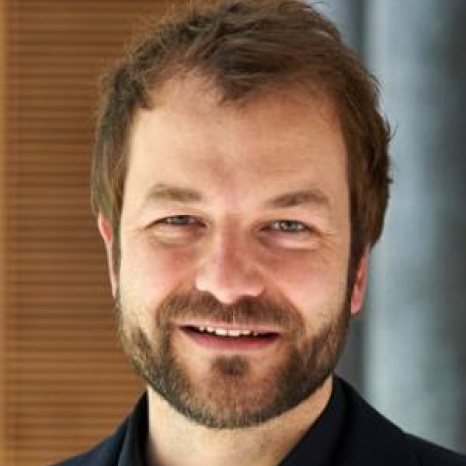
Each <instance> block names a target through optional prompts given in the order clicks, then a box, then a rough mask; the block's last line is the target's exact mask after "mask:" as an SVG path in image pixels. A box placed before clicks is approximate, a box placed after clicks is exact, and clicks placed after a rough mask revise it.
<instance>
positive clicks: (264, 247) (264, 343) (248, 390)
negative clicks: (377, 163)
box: [99, 79, 366, 428]
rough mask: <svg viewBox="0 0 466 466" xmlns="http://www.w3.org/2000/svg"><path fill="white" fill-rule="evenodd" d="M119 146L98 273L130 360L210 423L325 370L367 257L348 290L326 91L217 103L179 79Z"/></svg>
mask: <svg viewBox="0 0 466 466" xmlns="http://www.w3.org/2000/svg"><path fill="white" fill-rule="evenodd" d="M129 153H130V158H129V168H128V173H127V179H126V185H125V193H124V203H123V210H122V216H121V234H120V266H119V269H118V273H116V271H115V270H111V279H112V286H113V290H114V294H115V295H116V298H117V308H118V320H119V327H120V335H121V338H122V341H123V344H124V347H125V351H126V352H127V353H128V354H129V356H130V358H131V360H132V362H133V363H134V365H135V366H136V368H137V369H138V371H139V372H140V374H141V375H142V376H143V377H144V378H145V379H146V381H147V382H148V383H149V386H150V387H152V389H154V390H155V391H156V392H158V393H159V394H161V395H162V396H163V397H164V398H165V399H166V400H167V401H168V402H170V403H171V404H172V406H173V407H175V408H176V409H177V410H178V411H179V412H181V413H183V414H185V415H186V416H188V417H189V418H191V419H193V420H195V421H197V422H199V423H201V424H204V425H206V426H210V427H220V428H234V427H245V426H250V425H254V424H258V423H260V422H264V421H266V420H268V419H271V418H273V417H275V416H277V415H279V414H281V413H283V412H285V411H287V410H289V409H291V408H293V407H295V406H297V405H299V403H301V402H302V401H303V400H305V399H306V398H308V397H309V396H310V395H311V394H312V393H314V392H315V391H316V390H317V389H318V388H319V387H320V386H321V385H322V383H323V382H324V381H325V380H326V379H327V378H328V377H329V375H330V374H331V372H332V370H333V368H334V366H335V364H336V361H337V358H338V355H339V353H340V350H341V347H342V345H343V342H344V339H345V335H346V331H347V325H348V321H349V317H350V313H351V311H353V312H356V311H357V310H358V309H359V307H360V304H361V300H362V296H363V291H364V282H365V280H364V277H365V267H366V266H365V261H364V262H362V263H361V264H362V265H361V266H360V268H359V274H358V276H357V279H356V281H355V284H354V286H352V287H351V289H348V263H349V250H350V220H349V202H348V184H347V168H346V150H345V144H344V141H343V136H342V132H341V129H340V126H339V123H338V120H337V117H336V115H335V113H334V110H333V109H332V106H331V105H330V103H329V102H328V101H327V100H326V99H321V100H318V99H311V98H310V97H305V98H304V97H303V96H302V95H301V94H295V95H290V94H285V93H283V92H282V93H277V94H275V95H271V96H269V97H267V98H265V97H264V98H261V99H258V100H256V101H254V102H252V103H250V104H248V105H247V106H245V107H241V108H239V107H234V106H227V105H218V103H217V99H216V95H215V93H214V92H213V91H211V90H210V91H209V90H206V89H203V88H202V87H201V86H200V84H199V83H198V82H196V81H195V80H194V79H191V80H186V81H183V82H178V83H174V84H173V85H172V86H171V87H170V88H168V89H165V92H164V94H163V99H161V100H159V101H158V102H157V105H156V107H155V108H154V109H152V110H140V111H139V112H138V113H137V115H136V119H135V122H134V127H133V132H132V137H131V140H130V146H129ZM99 222H100V229H101V232H102V234H103V236H104V239H105V241H106V244H107V251H108V254H109V263H110V264H111V263H112V262H113V261H112V254H113V253H114V250H115V248H113V247H112V237H111V234H110V233H109V232H110V230H111V229H110V228H109V226H108V224H106V221H105V219H104V218H102V217H101V218H100V220H99Z"/></svg>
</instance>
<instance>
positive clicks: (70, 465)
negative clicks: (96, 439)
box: [53, 420, 128, 466]
mask: <svg viewBox="0 0 466 466" xmlns="http://www.w3.org/2000/svg"><path fill="white" fill-rule="evenodd" d="M127 422H128V421H127V420H126V421H125V422H123V423H122V424H121V425H120V427H118V429H117V430H116V431H115V432H114V433H113V434H112V435H111V436H110V437H108V438H106V439H105V440H104V441H102V442H101V443H99V444H98V445H97V446H95V447H94V448H92V449H91V450H89V451H88V452H86V453H82V454H80V455H78V456H74V457H73V458H69V459H67V460H64V461H62V462H60V463H58V464H55V465H53V466H114V465H116V464H117V463H118V455H119V453H120V451H121V446H122V443H123V441H124V438H125V434H126V430H127Z"/></svg>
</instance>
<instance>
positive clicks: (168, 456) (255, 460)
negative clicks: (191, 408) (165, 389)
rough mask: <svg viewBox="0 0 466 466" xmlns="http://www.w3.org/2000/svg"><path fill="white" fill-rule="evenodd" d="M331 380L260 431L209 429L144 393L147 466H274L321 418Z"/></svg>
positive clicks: (327, 398)
mask: <svg viewBox="0 0 466 466" xmlns="http://www.w3.org/2000/svg"><path fill="white" fill-rule="evenodd" d="M331 392H332V378H331V377H329V378H328V379H327V380H326V381H325V383H324V384H323V385H322V387H321V388H320V389H319V390H317V391H316V392H315V393H314V394H313V395H312V396H310V397H309V398H308V399H307V400H305V401H304V402H302V403H301V404H299V405H298V406H297V407H295V408H293V409H291V410H289V411H287V412H286V413H284V414H282V415H280V416H278V417H276V418H274V419H272V420H270V421H268V422H265V423H263V424H261V425H259V426H255V427H249V428H245V429H224V430H218V429H210V428H207V427H204V426H201V425H199V424H196V423H194V422H192V421H190V420H189V419H187V418H186V417H184V416H183V415H181V414H180V413H178V412H177V411H175V410H174V409H173V408H172V407H171V406H170V405H169V404H168V403H167V402H166V401H165V400H164V399H163V398H161V397H160V396H159V395H158V394H157V393H156V392H154V391H153V390H152V389H151V388H148V400H149V437H148V447H147V458H148V461H147V464H148V465H149V466H155V465H158V466H201V465H202V466H204V465H205V464H209V465H210V466H233V465H235V466H236V465H238V464H254V465H255V466H275V465H277V464H279V463H280V461H281V460H282V459H283V458H284V457H285V456H286V455H287V454H288V453H289V452H290V451H291V450H292V449H293V447H294V446H295V445H296V444H297V443H298V441H299V440H300V439H301V438H302V437H303V435H304V434H305V433H306V431H307V430H308V429H309V428H310V427H311V426H312V425H313V424H314V423H315V421H316V420H317V418H318V417H319V416H320V415H321V413H322V411H323V410H324V408H325V407H326V406H327V403H328V401H329V399H330V395H331Z"/></svg>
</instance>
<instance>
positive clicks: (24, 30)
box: [0, 0, 466, 466]
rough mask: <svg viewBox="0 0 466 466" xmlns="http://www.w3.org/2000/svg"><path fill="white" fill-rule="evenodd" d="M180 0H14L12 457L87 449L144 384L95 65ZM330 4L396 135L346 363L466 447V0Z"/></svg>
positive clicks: (2, 200) (0, 355)
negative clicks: (107, 240) (117, 255)
mask: <svg viewBox="0 0 466 466" xmlns="http://www.w3.org/2000/svg"><path fill="white" fill-rule="evenodd" d="M179 1H181V0H179ZM173 3H175V2H174V1H168V0H166V1H157V0H151V1H149V0H0V6H1V8H0V222H1V223H0V310H1V312H0V464H1V465H5V466H39V465H42V466H43V465H46V464H48V463H50V462H54V461H57V460H59V459H60V458H63V457H66V456H69V455H72V454H75V453H77V452H78V451H80V450H84V449H86V448H88V447H89V446H90V445H91V444H94V443H96V442H97V441H99V440H100V439H101V438H102V437H103V436H105V435H107V434H108V433H110V432H111V431H112V430H113V429H114V428H115V427H116V425H117V423H119V421H120V420H121V418H122V417H123V416H124V415H125V414H126V413H127V412H128V411H129V410H130V409H131V407H132V405H133V403H134V402H135V400H136V397H137V396H138V394H139V393H140V392H141V391H142V390H143V387H142V386H141V384H140V383H139V382H138V381H137V379H136V377H135V376H134V375H133V373H132V370H131V369H130V368H129V367H128V364H127V363H126V360H125V358H124V356H123V355H122V354H121V351H120V350H119V348H118V347H117V346H118V345H117V343H116V338H115V336H114V324H113V310H112V309H113V305H112V301H111V297H110V290H109V286H108V284H107V274H106V269H105V266H106V263H105V258H104V250H103V247H102V245H101V242H100V239H99V237H98V234H97V230H96V228H95V222H94V219H93V217H92V214H91V211H90V207H89V187H88V178H89V164H90V152H91V146H92V138H93V125H94V117H95V104H96V100H97V82H98V77H99V75H100V74H101V72H102V70H103V69H104V68H105V67H106V66H107V65H108V64H109V63H110V62H111V61H112V59H114V58H115V57H116V56H118V54H119V53H120V52H121V50H122V47H123V44H124V43H125V42H127V41H128V39H129V37H130V36H131V34H132V33H133V32H135V31H137V30H138V29H139V28H140V26H141V24H142V20H143V19H144V18H147V17H148V16H158V15H160V14H162V12H163V11H165V10H166V8H169V7H170V5H172V4H173ZM318 6H319V8H320V9H321V10H322V11H323V12H324V13H325V14H327V15H328V16H330V17H331V18H332V19H334V20H335V21H336V22H337V24H338V25H339V26H340V28H341V30H342V33H343V35H344V37H345V39H346V40H347V42H348V43H349V44H350V45H351V46H352V47H353V48H354V49H355V50H356V51H357V53H358V54H359V55H360V56H361V58H362V59H363V60H364V61H365V63H366V64H367V66H368V67H369V69H370V70H371V71H372V72H373V73H374V74H375V75H376V76H377V78H378V79H379V81H380V83H381V86H382V97H383V99H382V106H383V111H384V113H385V114H386V115H387V116H388V118H389V120H390V121H391V123H392V126H393V128H394V129H395V137H394V140H393V146H392V157H393V162H394V170H393V177H394V179H395V182H394V185H393V191H392V193H393V194H392V199H391V203H390V207H389V211H388V216H387V223H386V229H385V233H384V235H383V239H382V241H381V243H380V244H379V245H378V246H377V247H376V248H375V250H374V254H373V259H372V265H371V269H372V274H371V281H370V289H369V296H368V300H367V303H366V306H365V310H364V313H363V316H362V317H360V318H359V319H358V320H357V321H355V322H354V323H353V328H352V331H351V335H350V340H349V344H348V347H347V350H346V353H345V355H344V358H343V360H342V362H341V364H340V367H339V373H340V374H342V375H344V376H345V377H346V378H348V379H349V380H350V381H351V382H352V383H353V384H354V385H355V386H356V387H357V388H358V389H359V390H360V391H361V392H362V393H363V394H364V395H365V396H366V398H368V399H369V400H370V401H371V402H372V403H373V404H374V405H375V406H376V407H377V408H378V409H379V410H380V411H381V412H382V413H383V414H385V415H386V416H388V417H389V418H390V419H392V420H393V421H395V422H396V423H397V424H399V425H400V426H401V427H403V428H405V429H408V430H409V431H411V432H413V433H416V434H418V435H420V436H423V437H426V438H428V439H430V440H432V441H435V442H437V443H440V444H442V445H445V446H447V447H450V448H453V449H456V450H458V451H462V452H464V453H466V335H465V334H466V206H465V200H466V153H465V147H466V117H465V115H466V111H465V108H466V52H465V51H466V28H465V27H464V24H466V2H465V1H464V0H365V1H364V0H328V1H321V2H319V5H318Z"/></svg>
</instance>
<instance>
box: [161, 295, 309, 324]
mask: <svg viewBox="0 0 466 466" xmlns="http://www.w3.org/2000/svg"><path fill="white" fill-rule="evenodd" d="M155 318H156V321H157V324H158V326H159V327H164V326H166V325H168V324H169V323H170V322H171V321H173V320H187V319H206V320H213V321H218V322H222V323H226V324H240V325H248V324H256V325H257V324H262V325H273V326H277V327H279V328H281V329H284V330H294V329H298V328H303V327H304V322H303V319H302V317H301V314H300V313H299V312H298V310H297V309H296V308H295V307H294V306H293V304H291V303H290V302H288V301H286V300H285V299H275V298H272V297H270V296H266V295H263V296H262V295H261V296H259V297H250V296H244V297H242V298H240V299H239V300H237V301H235V302H234V303H232V304H225V303H222V302H220V301H218V300H217V299H216V298H215V296H214V295H212V294H210V293H208V292H203V291H198V290H191V291H184V292H183V291H174V292H172V293H171V294H170V295H168V296H167V297H166V298H165V299H164V300H163V302H162V303H161V304H160V305H159V306H158V309H157V312H156V314H155Z"/></svg>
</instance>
